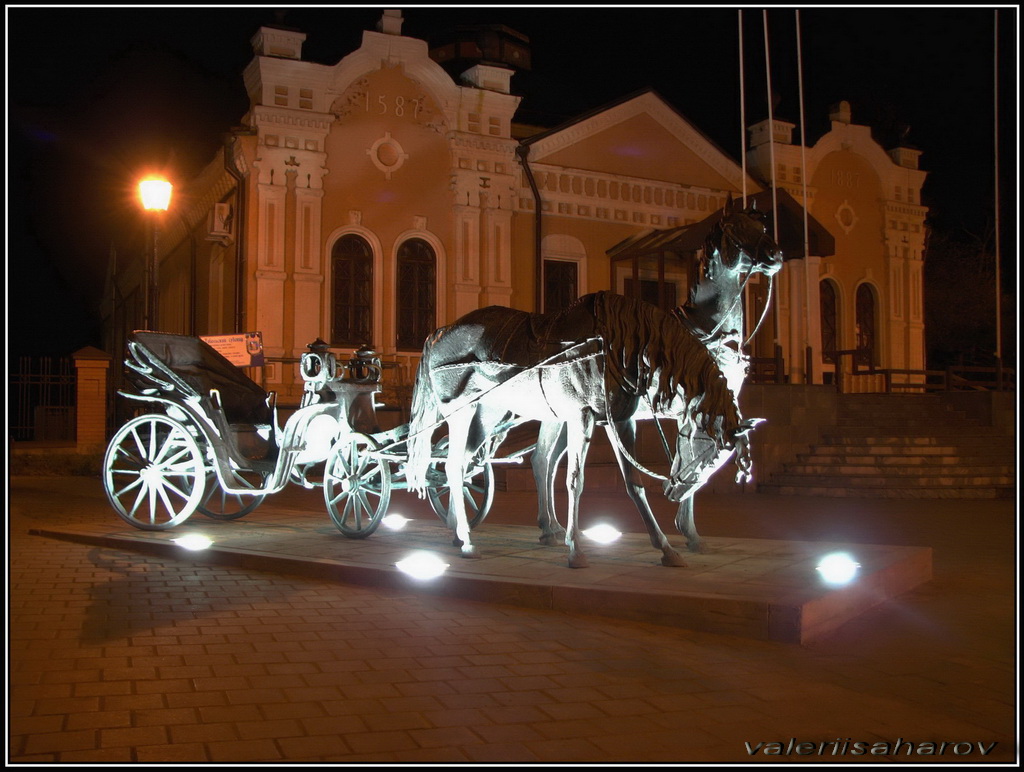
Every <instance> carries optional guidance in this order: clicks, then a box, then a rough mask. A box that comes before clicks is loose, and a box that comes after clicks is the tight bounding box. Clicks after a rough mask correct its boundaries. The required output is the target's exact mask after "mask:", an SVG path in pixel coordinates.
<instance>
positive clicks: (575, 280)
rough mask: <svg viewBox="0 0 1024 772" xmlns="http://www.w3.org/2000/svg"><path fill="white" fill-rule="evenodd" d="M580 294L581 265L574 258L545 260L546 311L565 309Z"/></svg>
mask: <svg viewBox="0 0 1024 772" xmlns="http://www.w3.org/2000/svg"><path fill="white" fill-rule="evenodd" d="M578 296H579V266H577V265H576V263H575V262H574V261H572V260H545V261H544V311H545V312H547V313H552V312H554V311H564V310H565V309H567V308H568V307H569V306H571V305H572V304H573V302H574V301H575V300H576V298H577V297H578Z"/></svg>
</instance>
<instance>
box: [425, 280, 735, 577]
mask: <svg viewBox="0 0 1024 772" xmlns="http://www.w3.org/2000/svg"><path fill="white" fill-rule="evenodd" d="M645 411H651V412H653V413H656V414H662V415H673V416H677V417H678V420H679V421H680V423H681V425H683V426H684V427H685V429H684V431H686V432H688V433H690V434H692V433H694V432H698V431H699V432H702V433H703V434H705V435H706V436H707V437H709V438H710V439H711V440H712V442H713V443H714V447H715V448H716V450H717V451H718V452H720V453H721V452H732V451H733V450H735V451H736V453H737V465H738V466H740V468H741V469H743V468H748V467H749V463H750V461H749V448H748V445H747V432H748V431H749V430H750V429H751V428H752V423H751V422H744V421H743V420H742V418H741V416H740V413H739V409H738V407H737V405H736V401H735V399H734V397H733V394H732V391H731V390H730V389H729V385H728V382H727V379H726V377H725V375H724V374H723V373H722V370H721V369H720V368H719V366H718V365H717V364H716V362H715V361H714V359H713V358H712V357H711V355H710V354H709V353H708V349H707V348H706V347H705V346H704V345H702V344H701V343H700V341H699V340H698V339H697V338H696V337H694V336H693V334H692V333H691V332H690V331H689V330H688V329H687V328H686V327H684V325H682V324H680V323H679V321H678V320H677V319H676V318H674V317H673V316H672V315H671V314H667V313H665V312H663V311H661V310H660V309H658V308H656V307H654V306H651V305H649V304H647V303H643V302H641V301H638V300H633V299H631V298H625V297H622V296H620V295H615V294H612V293H609V292H598V293H594V294H591V295H586V296H584V297H583V298H581V299H580V300H578V301H577V302H576V303H575V304H573V306H571V307H570V308H569V309H567V310H565V311H562V312H558V313H554V314H530V313H527V312H525V311H518V310H515V309H511V308H504V307H500V306H490V307H488V308H483V309H480V310H478V311H473V312H471V313H469V314H467V315H465V316H463V317H462V318H461V319H459V320H458V321H456V322H455V323H453V324H451V325H449V326H447V327H442V328H441V329H439V330H437V331H435V332H434V333H433V334H432V335H431V336H430V337H429V338H428V339H427V341H426V343H425V345H424V347H423V357H422V359H421V361H420V365H419V369H418V370H417V375H416V385H415V388H414V392H413V402H412V416H411V420H410V423H409V443H408V461H407V464H406V477H407V480H408V483H409V488H410V489H411V490H415V491H418V492H419V493H420V494H421V495H422V494H423V493H424V492H425V489H426V474H427V468H428V466H429V464H430V462H431V458H430V452H431V451H430V449H431V436H432V432H433V430H434V428H436V427H437V426H439V425H440V424H441V423H447V425H448V436H449V446H448V457H447V461H446V465H445V466H446V473H447V479H448V485H449V487H450V489H451V491H452V495H451V499H450V500H451V508H452V512H451V517H452V525H453V528H454V530H455V541H456V544H458V545H460V546H461V548H462V554H463V555H464V556H466V557H475V556H476V550H475V548H474V546H473V545H472V543H471V540H470V529H469V524H468V522H467V517H466V511H465V501H464V499H463V497H462V496H461V495H458V494H457V492H458V491H461V490H462V486H463V484H464V481H465V478H466V471H467V468H468V467H469V466H470V464H471V463H472V462H474V460H481V457H482V456H483V457H486V456H487V455H488V454H490V453H491V452H492V451H493V450H494V449H495V448H496V447H497V445H498V444H500V441H501V431H502V427H503V426H507V425H508V419H509V418H511V417H513V416H516V417H519V418H521V419H524V420H537V421H540V422H541V423H542V424H548V425H551V424H557V425H559V426H563V425H564V427H565V433H566V440H567V452H568V458H569V468H568V473H567V476H566V485H567V488H568V489H569V514H568V522H567V528H566V530H565V543H566V544H567V545H568V547H569V565H570V566H571V567H574V568H578V567H583V566H586V565H587V561H586V557H585V555H584V554H583V552H582V550H581V549H580V546H579V533H578V532H579V527H578V524H579V517H578V515H579V498H580V494H581V493H582V490H583V482H584V464H585V462H586V455H587V449H588V446H589V444H590V440H591V437H592V434H593V430H594V426H595V425H596V424H598V423H599V422H601V423H604V424H605V425H606V426H612V425H615V426H623V425H627V426H631V425H632V422H633V420H634V417H635V416H636V415H637V414H638V413H640V414H642V413H644V412H645ZM482 460H483V461H484V462H486V458H483V459H482ZM673 484H676V485H683V484H684V481H683V480H682V479H679V480H675V481H674V482H673ZM641 514H642V515H643V517H644V519H645V524H646V526H647V529H648V532H649V534H650V537H651V542H652V544H653V545H654V546H656V547H657V548H659V549H661V550H662V553H663V558H662V562H663V563H666V564H667V565H678V564H680V563H681V558H680V556H679V554H678V553H677V552H676V551H675V549H674V548H673V547H672V546H671V545H670V544H669V542H668V539H667V538H666V537H665V535H664V533H662V531H661V529H660V528H659V526H658V524H657V522H656V520H655V518H654V517H653V515H651V514H650V510H649V508H648V509H647V510H646V511H643V510H642V511H641ZM556 525H557V524H556ZM548 526H549V530H550V528H551V524H550V523H549V524H548ZM542 527H543V523H542Z"/></svg>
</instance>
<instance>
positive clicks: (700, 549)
mask: <svg viewBox="0 0 1024 772" xmlns="http://www.w3.org/2000/svg"><path fill="white" fill-rule="evenodd" d="M686 549H688V550H689V551H690V552H693V553H695V554H697V555H710V554H711V547H709V546H708V545H707V542H703V541H691V542H687V544H686Z"/></svg>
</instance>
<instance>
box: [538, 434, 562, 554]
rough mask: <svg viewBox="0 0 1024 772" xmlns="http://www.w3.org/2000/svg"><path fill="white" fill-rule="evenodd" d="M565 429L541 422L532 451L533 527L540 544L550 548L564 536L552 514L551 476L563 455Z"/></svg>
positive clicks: (552, 493) (553, 484)
mask: <svg viewBox="0 0 1024 772" xmlns="http://www.w3.org/2000/svg"><path fill="white" fill-rule="evenodd" d="M564 429H565V426H564V424H562V423H561V422H560V421H545V422H543V423H541V425H540V431H539V432H538V434H537V448H536V449H535V450H534V451H533V459H532V461H531V463H532V466H533V480H534V483H535V484H536V486H537V525H538V526H539V527H540V530H541V535H540V543H541V544H547V545H553V544H554V543H555V541H556V540H558V539H562V538H564V537H565V529H564V528H562V526H560V525H559V524H558V516H557V515H556V514H555V474H556V472H557V471H558V460H559V459H560V458H561V457H562V454H563V453H565V445H566V443H565V431H564Z"/></svg>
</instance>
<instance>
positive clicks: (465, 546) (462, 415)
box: [445, 408, 479, 558]
mask: <svg viewBox="0 0 1024 772" xmlns="http://www.w3.org/2000/svg"><path fill="white" fill-rule="evenodd" d="M474 418H475V411H474V410H470V409H465V408H464V409H462V410H457V411H456V412H455V413H453V414H452V415H451V416H450V417H449V418H448V460H447V461H446V462H445V472H446V474H447V476H448V501H449V504H448V507H449V512H448V518H449V524H450V526H453V530H454V531H455V539H454V540H453V544H454V545H455V546H456V547H461V549H462V557H464V558H475V557H479V555H478V554H477V552H476V548H475V547H474V546H473V544H472V543H471V542H470V539H469V520H468V518H467V517H466V498H465V493H464V490H463V486H464V485H465V481H466V467H467V465H468V463H469V458H468V455H467V454H468V444H469V442H468V441H469V431H470V427H471V426H472V423H473V419H474Z"/></svg>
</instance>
